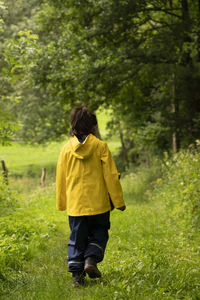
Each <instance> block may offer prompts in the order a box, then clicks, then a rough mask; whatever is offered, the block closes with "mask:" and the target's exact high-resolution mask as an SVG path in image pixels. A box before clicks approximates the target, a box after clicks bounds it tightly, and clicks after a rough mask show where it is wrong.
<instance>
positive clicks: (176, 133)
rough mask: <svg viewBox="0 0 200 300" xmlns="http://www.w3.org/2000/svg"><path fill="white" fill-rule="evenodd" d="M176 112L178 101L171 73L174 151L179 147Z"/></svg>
mask: <svg viewBox="0 0 200 300" xmlns="http://www.w3.org/2000/svg"><path fill="white" fill-rule="evenodd" d="M178 112H179V103H178V99H177V97H176V86H175V75H174V73H173V74H172V113H173V121H174V124H173V126H174V132H173V133H172V150H173V152H174V153H176V152H177V151H178V149H179V138H178V132H177V128H178Z"/></svg>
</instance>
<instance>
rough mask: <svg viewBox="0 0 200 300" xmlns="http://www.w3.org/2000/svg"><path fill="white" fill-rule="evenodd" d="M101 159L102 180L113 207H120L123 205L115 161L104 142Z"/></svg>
mask: <svg viewBox="0 0 200 300" xmlns="http://www.w3.org/2000/svg"><path fill="white" fill-rule="evenodd" d="M101 161H102V166H103V175H104V180H105V183H106V187H107V190H108V193H109V195H110V197H111V200H112V203H113V205H114V207H115V208H119V207H122V206H124V205H125V203H124V200H123V193H122V187H121V184H120V182H119V178H118V171H117V168H116V166H115V162H114V160H113V158H112V155H111V153H110V150H109V149H108V146H107V144H106V143H105V144H104V148H103V151H102V153H101Z"/></svg>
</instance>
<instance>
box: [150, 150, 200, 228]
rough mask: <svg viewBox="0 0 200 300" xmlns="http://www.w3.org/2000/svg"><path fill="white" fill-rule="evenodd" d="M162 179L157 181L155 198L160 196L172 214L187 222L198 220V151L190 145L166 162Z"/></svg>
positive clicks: (199, 152)
mask: <svg viewBox="0 0 200 300" xmlns="http://www.w3.org/2000/svg"><path fill="white" fill-rule="evenodd" d="M166 165H167V168H165V172H164V176H163V179H160V180H158V181H157V185H156V188H155V191H154V197H155V198H161V199H163V201H165V203H166V206H167V207H170V208H171V209H172V210H173V212H174V214H176V215H179V216H182V217H183V218H184V219H185V220H187V221H188V222H189V223H192V224H194V223H195V224H197V223H199V222H200V184H199V183H200V172H199V170H200V151H199V147H197V148H194V147H191V148H190V149H188V150H187V151H181V152H179V153H178V154H176V155H174V157H173V159H172V160H169V161H167V162H166Z"/></svg>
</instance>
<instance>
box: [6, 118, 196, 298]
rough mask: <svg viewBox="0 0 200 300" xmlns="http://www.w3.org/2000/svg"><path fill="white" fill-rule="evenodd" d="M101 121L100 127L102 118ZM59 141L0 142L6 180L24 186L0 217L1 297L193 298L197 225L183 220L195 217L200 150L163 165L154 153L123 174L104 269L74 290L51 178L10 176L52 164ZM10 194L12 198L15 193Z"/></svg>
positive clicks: (63, 223) (63, 222) (62, 215)
mask: <svg viewBox="0 0 200 300" xmlns="http://www.w3.org/2000/svg"><path fill="white" fill-rule="evenodd" d="M100 125H101V126H102V128H105V126H104V125H105V123H104V121H103V122H100ZM111 143H112V142H111ZM61 147H62V145H58V144H57V143H50V144H49V146H48V147H42V146H39V147H33V146H30V145H26V146H22V145H18V144H14V145H13V146H12V147H11V146H9V147H6V149H7V150H6V151H5V147H1V148H2V149H3V150H4V151H5V153H6V155H7V160H8V161H9V165H10V167H9V170H10V177H9V179H10V180H9V183H10V182H12V184H14V183H15V184H17V185H18V186H19V187H20V188H21V189H22V190H23V194H22V197H21V198H20V199H18V208H16V209H15V210H12V211H10V214H9V215H8V214H7V215H5V216H3V215H2V216H1V217H0V224H1V225H0V235H1V237H2V238H1V239H0V241H1V242H0V249H1V251H0V270H1V275H0V294H1V297H2V299H9V300H11V299H13V300H14V299H66V298H67V299H68V298H69V299H77V298H80V299H91V300H94V299H102V298H105V299H133V298H134V299H138V300H140V299H158V300H159V299H160V300H163V299H168V300H169V299H170V300H171V299H173V300H174V299H177V300H178V299H198V298H199V297H200V292H199V279H200V271H199V267H198V266H199V227H198V226H196V225H197V224H198V223H195V224H194V223H193V226H191V224H189V221H190V220H191V218H190V215H191V214H193V217H194V218H195V219H196V220H197V218H196V213H198V209H197V210H196V212H195V211H193V212H192V207H194V206H193V205H194V203H193V202H192V201H193V200H194V201H195V203H197V204H198V203H199V202H198V194H196V193H195V190H196V191H197V192H198V188H199V186H198V182H199V172H198V171H199V152H198V151H197V150H195V149H193V148H191V149H190V151H189V150H188V151H183V152H181V153H180V154H177V155H176V156H175V157H174V158H173V159H172V160H171V159H169V157H168V156H167V154H166V157H165V160H164V161H163V165H162V163H161V162H160V161H158V160H157V159H155V161H154V163H153V164H151V165H149V166H148V165H143V167H138V168H137V169H136V168H135V169H133V170H132V172H131V173H130V175H129V174H128V173H127V174H124V176H122V178H121V183H122V186H123V191H124V198H125V201H126V203H127V210H126V211H124V212H123V213H122V212H120V211H117V210H114V211H113V212H112V213H111V229H110V233H109V236H110V238H109V242H108V245H107V248H106V252H105V258H104V261H103V262H102V263H100V264H99V268H100V270H101V272H102V275H103V276H102V278H101V279H97V280H91V279H89V278H88V277H87V279H86V285H85V286H84V287H81V288H80V289H74V288H73V287H72V278H71V274H69V273H68V272H67V266H66V262H65V260H66V258H67V240H68V237H69V228H68V227H67V226H66V213H62V212H56V211H55V183H54V181H55V180H54V179H55V178H53V179H52V178H51V181H50V182H49V184H48V185H47V186H46V188H45V189H44V190H43V191H41V190H40V187H38V186H37V185H38V184H39V182H37V183H36V182H35V185H34V186H31V185H30V182H28V181H27V179H26V178H25V177H24V176H22V178H21V179H17V182H16V178H15V177H14V179H13V178H12V176H13V175H14V174H13V175H12V170H14V172H17V171H18V172H19V173H21V174H23V170H24V172H25V173H26V171H27V170H26V169H25V166H26V164H27V165H30V163H32V164H34V165H35V164H37V165H38V166H42V165H43V163H45V164H46V163H47V162H48V163H51V164H53V162H55V161H56V159H57V155H58V153H59V150H60V148H61ZM56 152H57V154H56ZM21 156H23V158H24V159H23V160H21V159H20V157H21ZM31 156H33V157H31ZM166 168H167V169H166ZM36 169H37V167H36ZM30 170H31V169H30ZM38 170H39V167H38ZM133 171H134V172H133ZM26 174H27V173H26ZM38 174H39V173H38ZM197 180H198V182H197ZM20 181H21V183H20ZM182 182H183V183H184V185H182V184H181V183H182ZM10 184H11V183H10ZM12 186H13V185H12ZM25 186H27V187H26V189H27V190H25ZM185 189H186V194H187V197H186V198H185V199H184V197H185V196H186V194H184V190H185ZM8 191H9V190H8V187H7V186H3V190H2V192H1V194H3V195H4V197H7V195H8ZM165 193H166V194H165ZM10 197H12V201H13V202H15V201H17V200H13V198H14V199H16V197H15V194H12V196H10ZM188 200H189V202H188V205H189V206H187V205H185V204H184V203H186V202H187V201H188ZM4 203H6V201H4ZM0 211H1V212H2V210H0ZM11 213H12V214H11ZM188 216H189V217H188ZM185 220H186V221H185ZM193 221H194V220H193ZM195 222H196V221H195ZM194 225H195V226H194ZM66 231H67V232H66Z"/></svg>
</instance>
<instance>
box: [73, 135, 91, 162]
mask: <svg viewBox="0 0 200 300" xmlns="http://www.w3.org/2000/svg"><path fill="white" fill-rule="evenodd" d="M96 148H97V144H96V143H95V140H94V139H93V136H92V134H89V135H88V136H87V137H86V139H85V140H84V142H83V143H80V142H79V140H78V138H77V137H76V136H73V137H72V138H71V139H70V150H71V152H72V154H73V155H74V156H75V157H77V158H79V159H86V158H88V157H90V156H91V155H92V154H93V152H94V151H95V150H96Z"/></svg>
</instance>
